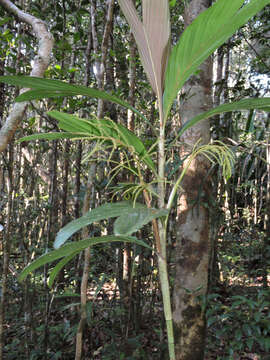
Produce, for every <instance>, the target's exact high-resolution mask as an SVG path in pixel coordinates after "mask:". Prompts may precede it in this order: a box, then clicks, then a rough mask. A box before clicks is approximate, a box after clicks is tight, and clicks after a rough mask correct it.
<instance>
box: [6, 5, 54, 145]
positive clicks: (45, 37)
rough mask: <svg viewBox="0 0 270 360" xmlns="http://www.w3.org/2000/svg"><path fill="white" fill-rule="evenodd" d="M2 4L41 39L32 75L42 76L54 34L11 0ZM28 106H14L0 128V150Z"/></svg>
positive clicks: (48, 58)
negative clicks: (29, 26)
mask: <svg viewBox="0 0 270 360" xmlns="http://www.w3.org/2000/svg"><path fill="white" fill-rule="evenodd" d="M0 5H2V6H3V7H4V8H5V9H6V10H7V11H8V12H10V13H12V14H14V15H16V16H17V17H18V19H19V20H20V21H22V22H24V23H26V24H29V25H31V26H32V29H33V32H34V35H35V36H36V37H37V39H38V41H39V45H38V54H37V56H35V58H34V64H33V69H32V71H31V74H30V75H31V76H38V77H42V76H43V74H44V72H45V70H46V69H47V67H48V65H49V61H50V56H51V50H52V47H53V36H52V35H51V33H50V32H49V31H48V30H47V26H46V24H45V23H44V22H43V21H42V20H40V19H37V18H36V17H34V16H32V15H30V14H27V13H25V12H23V11H22V10H20V9H19V8H17V6H15V5H14V4H13V3H12V2H11V1H9V0H0ZM23 91H25V90H22V91H21V92H23ZM26 106H27V103H26V102H23V103H16V104H15V105H14V106H13V109H12V110H11V112H10V114H9V116H8V118H7V120H6V122H5V123H4V124H3V125H2V127H1V130H0V152H2V151H4V150H5V149H6V147H7V145H8V143H9V142H10V140H11V139H12V138H13V135H14V133H15V131H16V130H17V127H18V125H19V124H20V122H21V121H22V119H23V116H24V113H25V110H26Z"/></svg>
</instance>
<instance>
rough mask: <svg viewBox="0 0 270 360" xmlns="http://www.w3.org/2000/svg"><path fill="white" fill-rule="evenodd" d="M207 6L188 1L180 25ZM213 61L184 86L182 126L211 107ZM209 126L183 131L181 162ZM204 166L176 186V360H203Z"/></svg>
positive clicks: (195, 165)
mask: <svg viewBox="0 0 270 360" xmlns="http://www.w3.org/2000/svg"><path fill="white" fill-rule="evenodd" d="M209 6H210V0H193V1H191V2H190V3H189V6H188V7H187V8H186V9H185V25H186V26H187V25H189V24H190V23H191V22H192V21H193V20H194V19H195V18H196V17H197V16H198V15H199V13H200V12H201V11H203V10H205V9H206V8H207V7H209ZM211 89H212V60H211V59H208V60H207V61H206V62H205V63H204V64H203V65H202V66H201V68H200V73H199V76H196V77H193V78H192V79H190V80H189V82H188V83H187V85H186V86H185V89H184V91H185V93H186V94H187V96H186V100H185V102H184V104H183V106H182V108H181V120H182V122H183V123H185V122H186V121H187V120H189V119H190V118H192V117H193V116H195V115H197V114H198V113H201V112H203V111H206V110H207V109H209V108H210V107H211V103H212V97H211ZM209 138H210V131H209V123H208V121H205V122H201V123H199V124H198V125H196V126H194V127H192V128H191V129H189V130H188V131H186V133H185V135H184V136H183V137H182V140H183V143H184V144H185V145H184V146H183V148H182V150H181V157H183V156H185V155H186V154H188V153H189V152H190V151H191V150H192V148H193V147H194V145H195V144H196V143H197V142H198V140H201V144H205V143H208V142H209ZM207 171H208V162H207V160H206V159H205V158H204V157H200V156H199V157H197V158H196V159H195V160H194V161H193V162H192V163H191V165H190V167H189V169H188V171H187V173H186V175H185V178H184V181H183V182H182V184H181V186H182V188H181V194H180V196H179V202H178V204H179V207H178V229H177V245H176V276H175V282H174V291H173V307H174V311H173V321H174V328H175V344H176V359H177V360H201V359H203V358H204V348H205V331H206V321H205V314H204V311H203V309H202V306H201V303H200V301H199V298H198V296H199V295H202V296H203V295H205V294H206V292H207V288H208V264H209V256H210V242H209V214H208V211H207V206H205V204H206V203H207V202H208V196H207V195H208V191H209V186H208V180H207Z"/></svg>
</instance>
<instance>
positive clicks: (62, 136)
mask: <svg viewBox="0 0 270 360" xmlns="http://www.w3.org/2000/svg"><path fill="white" fill-rule="evenodd" d="M79 137H85V135H84V134H80V135H75V134H74V133H68V132H64V133H61V132H59V133H56V132H54V133H44V134H33V135H28V136H24V137H22V138H20V139H19V140H18V142H23V141H32V140H58V139H77V138H79Z"/></svg>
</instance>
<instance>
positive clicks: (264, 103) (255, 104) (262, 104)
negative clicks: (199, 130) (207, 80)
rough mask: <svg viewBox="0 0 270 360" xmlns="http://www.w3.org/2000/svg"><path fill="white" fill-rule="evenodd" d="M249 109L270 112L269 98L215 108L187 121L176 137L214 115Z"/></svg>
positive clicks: (246, 100) (244, 100)
mask: <svg viewBox="0 0 270 360" xmlns="http://www.w3.org/2000/svg"><path fill="white" fill-rule="evenodd" d="M268 106H269V108H268ZM250 109H258V110H263V111H266V109H268V111H270V98H255V99H251V98H249V99H243V100H240V101H236V102H232V103H229V104H223V105H220V106H217V107H215V108H213V109H211V110H209V111H206V112H204V113H202V114H199V115H197V116H195V117H194V118H192V119H190V120H189V121H187V122H186V123H185V124H184V125H183V126H182V127H181V129H180V131H179V133H178V136H181V135H182V134H183V133H184V132H185V131H186V130H187V129H189V128H190V127H191V126H194V125H196V124H197V123H198V122H199V121H202V120H205V119H208V118H210V117H212V116H214V115H217V114H221V113H224V112H230V111H240V110H250Z"/></svg>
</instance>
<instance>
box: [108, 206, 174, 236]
mask: <svg viewBox="0 0 270 360" xmlns="http://www.w3.org/2000/svg"><path fill="white" fill-rule="evenodd" d="M168 213H169V211H168V210H166V209H161V210H157V209H148V208H140V209H130V210H128V211H126V212H125V214H123V215H121V216H120V217H119V218H118V219H116V221H115V222H114V234H115V235H131V234H133V233H134V232H136V231H138V230H139V229H141V228H142V227H143V226H144V225H146V224H148V223H149V222H150V221H152V220H153V219H156V218H159V217H162V216H167V215H168Z"/></svg>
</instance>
